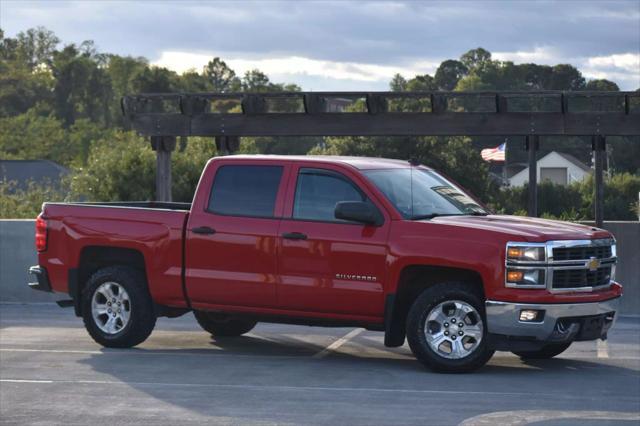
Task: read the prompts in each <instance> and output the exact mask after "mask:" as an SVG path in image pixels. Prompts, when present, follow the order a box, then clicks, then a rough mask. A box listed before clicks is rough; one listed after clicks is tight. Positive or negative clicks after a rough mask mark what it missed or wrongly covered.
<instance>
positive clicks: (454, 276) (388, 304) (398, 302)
mask: <svg viewBox="0 0 640 426" xmlns="http://www.w3.org/2000/svg"><path fill="white" fill-rule="evenodd" d="M451 281H456V282H463V283H468V284H469V286H470V288H471V289H473V290H474V291H476V292H477V294H478V295H479V296H480V297H481V298H482V300H484V298H485V296H484V286H483V281H482V276H481V275H480V273H479V272H478V271H475V270H473V269H465V268H454V267H445V266H436V265H409V266H406V267H405V268H404V269H403V270H402V271H401V273H400V276H399V279H398V285H397V287H396V292H395V293H393V294H388V295H387V297H386V299H385V312H384V324H385V335H384V344H385V346H388V347H397V346H402V345H403V344H404V341H405V337H406V329H405V327H406V319H407V314H408V313H409V309H410V308H411V304H412V303H413V301H414V300H415V299H416V298H417V297H418V296H419V295H420V294H421V293H422V292H423V291H425V290H426V289H428V288H431V287H433V286H434V285H437V284H440V283H444V282H451Z"/></svg>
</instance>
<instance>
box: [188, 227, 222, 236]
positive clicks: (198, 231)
mask: <svg viewBox="0 0 640 426" xmlns="http://www.w3.org/2000/svg"><path fill="white" fill-rule="evenodd" d="M191 232H193V233H194V234H204V235H211V234H215V233H216V230H215V229H213V228H209V227H208V226H199V227H197V228H192V229H191Z"/></svg>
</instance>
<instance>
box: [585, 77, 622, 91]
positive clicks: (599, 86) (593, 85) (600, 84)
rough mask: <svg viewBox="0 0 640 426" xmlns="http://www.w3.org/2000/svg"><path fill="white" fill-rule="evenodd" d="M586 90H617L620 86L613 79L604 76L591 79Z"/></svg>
mask: <svg viewBox="0 0 640 426" xmlns="http://www.w3.org/2000/svg"><path fill="white" fill-rule="evenodd" d="M585 90H592V91H598V92H599V91H605V92H617V91H619V90H620V88H619V87H618V85H617V84H615V83H614V82H613V81H609V80H606V79H604V78H602V79H598V80H589V81H588V82H587V85H586V86H585Z"/></svg>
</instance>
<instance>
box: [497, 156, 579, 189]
mask: <svg viewBox="0 0 640 426" xmlns="http://www.w3.org/2000/svg"><path fill="white" fill-rule="evenodd" d="M536 164H537V168H538V173H537V176H538V183H540V182H544V181H550V182H553V183H555V184H558V185H568V184H571V183H573V182H580V181H582V180H584V179H585V178H586V177H587V176H589V174H591V168H589V166H587V165H586V164H584V163H583V162H581V161H580V160H578V159H577V158H576V157H574V156H572V155H569V154H564V153H562V152H556V151H551V152H550V153H548V154H547V155H545V156H544V157H542V158H540V159H539V160H538V162H537V163H536ZM508 180H509V185H510V186H523V185H525V184H526V183H528V182H529V167H524V168H523V169H522V170H519V171H516V172H515V173H513V174H512V175H511V176H510V177H509V178H508Z"/></svg>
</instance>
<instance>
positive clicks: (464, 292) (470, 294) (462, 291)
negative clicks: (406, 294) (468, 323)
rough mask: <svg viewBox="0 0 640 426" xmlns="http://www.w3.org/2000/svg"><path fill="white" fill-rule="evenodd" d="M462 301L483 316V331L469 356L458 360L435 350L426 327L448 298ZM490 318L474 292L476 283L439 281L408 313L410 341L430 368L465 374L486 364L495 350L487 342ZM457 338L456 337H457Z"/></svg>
mask: <svg viewBox="0 0 640 426" xmlns="http://www.w3.org/2000/svg"><path fill="white" fill-rule="evenodd" d="M454 300H458V301H463V302H466V303H467V304H469V305H470V306H471V307H473V308H474V309H475V310H476V311H477V312H478V313H479V315H480V317H481V318H479V319H476V321H482V324H483V327H482V328H483V333H482V339H481V340H480V342H479V343H478V344H477V347H476V348H475V349H474V350H473V351H472V352H471V353H470V354H468V355H467V356H464V357H462V358H459V359H451V358H446V357H445V356H441V355H440V354H438V353H437V352H436V351H434V350H433V349H432V348H431V347H430V346H429V344H428V343H427V337H426V335H425V326H426V321H427V317H428V315H429V314H430V313H431V311H432V310H433V309H434V308H436V307H437V306H438V305H440V304H441V303H443V302H446V301H454ZM486 324H487V321H486V315H485V310H484V302H483V300H482V297H481V296H480V295H478V294H477V292H476V291H474V287H473V285H470V284H466V283H460V282H448V283H441V284H437V285H435V286H433V287H430V288H428V289H427V290H425V291H423V292H422V293H421V294H420V295H419V296H418V297H417V298H416V300H415V301H414V302H413V305H412V306H411V309H410V310H409V314H408V315H407V340H408V341H409V347H410V348H411V351H412V352H413V354H414V355H415V357H416V358H417V359H418V360H419V361H420V362H422V364H424V365H425V366H426V367H427V368H429V369H431V370H433V371H436V372H442V373H465V372H470V371H473V370H477V369H478V368H480V367H482V366H483V365H485V364H486V363H487V362H488V361H489V359H490V358H491V357H492V356H493V353H494V351H493V350H491V349H489V347H488V345H487V326H486ZM454 339H455V337H454Z"/></svg>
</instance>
